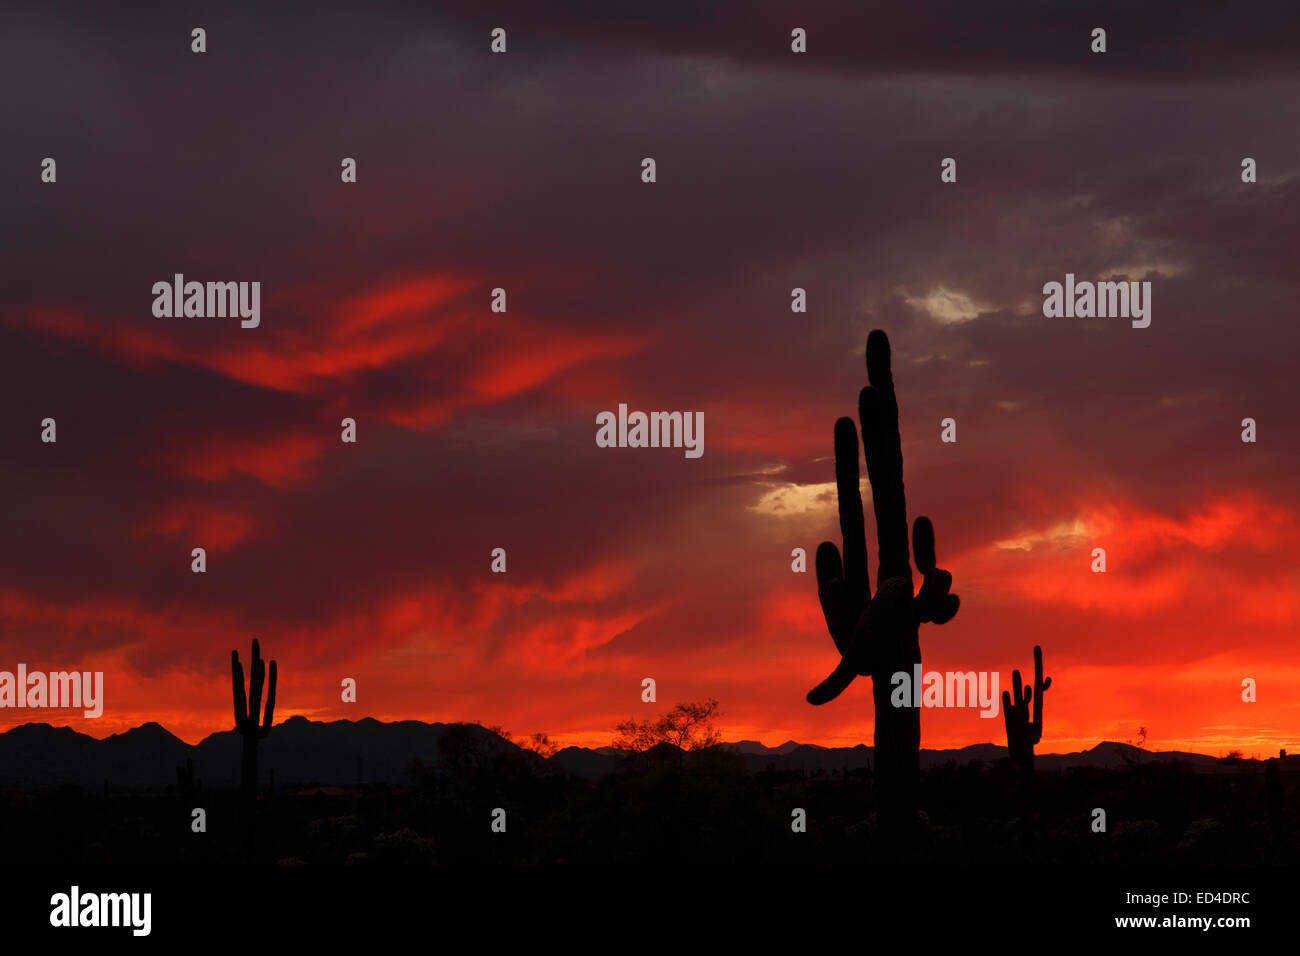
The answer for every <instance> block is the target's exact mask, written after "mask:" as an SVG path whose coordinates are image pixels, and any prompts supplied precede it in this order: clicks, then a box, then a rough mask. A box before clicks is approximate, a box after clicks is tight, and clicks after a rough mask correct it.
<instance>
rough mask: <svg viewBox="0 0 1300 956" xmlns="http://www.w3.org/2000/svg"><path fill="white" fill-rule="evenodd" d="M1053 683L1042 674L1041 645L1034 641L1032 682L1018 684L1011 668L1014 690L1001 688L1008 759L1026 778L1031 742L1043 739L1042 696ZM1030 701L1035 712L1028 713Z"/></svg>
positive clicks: (1030, 770) (1030, 762)
mask: <svg viewBox="0 0 1300 956" xmlns="http://www.w3.org/2000/svg"><path fill="white" fill-rule="evenodd" d="M1051 686H1052V679H1051V678H1050V677H1048V678H1044V677H1043V649H1042V648H1041V647H1039V646H1038V645H1034V686H1033V687H1030V686H1028V685H1025V688H1024V690H1023V691H1022V690H1021V687H1020V671H1018V670H1014V671H1012V672H1011V690H1012V691H1013V692H1014V696H1013V694H1008V693H1007V692H1006V691H1003V692H1002V719H1003V721H1004V722H1005V723H1006V725H1007V753H1008V755H1010V757H1011V762H1012V763H1013V764H1015V765H1016V766H1017V767H1019V768H1020V771H1021V773H1022V774H1024V776H1025V778H1026V780H1029V779H1032V777H1033V773H1034V745H1035V744H1037V743H1038V742H1039V741H1040V740H1042V739H1043V696H1044V695H1045V694H1046V693H1047V688H1049V687H1051ZM1031 701H1032V702H1033V705H1034V716H1033V719H1032V720H1031V719H1030V717H1029V704H1030V702H1031Z"/></svg>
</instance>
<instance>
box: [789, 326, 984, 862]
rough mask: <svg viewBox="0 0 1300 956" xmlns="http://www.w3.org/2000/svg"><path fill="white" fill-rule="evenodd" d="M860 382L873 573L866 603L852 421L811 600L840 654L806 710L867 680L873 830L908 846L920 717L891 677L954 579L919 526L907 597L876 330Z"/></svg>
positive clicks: (840, 446)
mask: <svg viewBox="0 0 1300 956" xmlns="http://www.w3.org/2000/svg"><path fill="white" fill-rule="evenodd" d="M867 380H868V382H869V383H870V384H869V385H867V386H866V387H865V388H864V389H862V391H861V393H860V394H859V396H858V417H859V420H860V421H861V423H862V445H863V452H864V453H865V456H866V462H867V477H868V479H869V480H870V482H871V501H872V507H873V509H874V511H875V515H876V538H877V544H878V547H879V568H878V570H877V572H876V594H875V596H874V597H872V595H871V578H870V575H869V573H868V570H867V539H866V520H865V518H864V515H863V509H862V494H861V491H860V490H859V477H858V476H859V470H858V435H857V430H856V429H855V428H854V425H853V420H852V419H851V418H841V419H839V420H838V421H837V422H836V423H835V482H836V488H837V491H838V498H839V515H840V533H841V535H842V536H843V539H844V554H843V558H842V559H841V555H840V551H839V549H838V548H836V547H835V545H834V544H833V543H832V542H830V541H826V542H823V543H822V544H821V545H820V546H819V547H818V549H817V559H816V564H817V585H818V587H817V596H818V598H819V599H820V601H821V605H822V613H823V614H824V615H825V617H826V627H827V630H829V631H830V633H831V638H832V640H834V641H835V647H836V649H838V650H839V652H840V655H841V657H840V663H839V665H838V666H837V667H836V668H835V670H834V671H833V672H832V673H831V675H830V677H828V678H827V679H826V680H824V681H823V682H822V683H820V684H818V685H817V687H815V688H814V689H813V690H812V691H810V692H809V694H808V702H809V703H811V704H825V703H827V702H828V701H831V700H834V699H835V698H836V697H838V696H839V695H840V693H842V692H843V691H844V689H845V688H847V687H848V686H849V684H850V683H852V682H853V679H854V677H856V676H858V675H860V674H861V675H868V674H869V675H870V676H871V680H872V685H873V697H874V701H875V716H876V728H875V745H876V746H875V767H876V770H875V779H876V781H877V786H878V788H879V793H880V822H881V826H882V829H883V830H884V832H885V834H886V836H887V839H890V840H891V841H904V842H905V841H906V839H907V836H908V835H909V834H910V831H911V829H912V826H913V824H914V823H915V819H916V784H917V777H918V776H919V773H920V769H919V760H920V748H921V715H920V710H919V709H918V708H915V707H897V708H896V707H894V706H892V704H891V702H890V695H891V692H892V690H893V687H894V685H893V683H892V678H893V675H894V674H895V673H898V672H900V671H902V672H906V673H907V674H908V675H909V677H910V676H911V674H912V669H913V666H914V665H916V664H919V663H920V661H921V647H920V641H919V630H920V625H921V624H923V623H926V622H933V623H935V624H943V623H946V622H947V621H949V620H951V619H952V617H953V615H954V614H956V613H957V608H958V605H959V601H958V598H957V595H955V594H950V593H949V590H950V588H951V587H952V575H950V574H949V573H948V572H947V571H944V570H941V569H939V568H937V567H936V566H935V560H936V559H935V550H934V528H933V526H932V525H931V524H930V520H929V519H928V518H917V519H916V523H915V525H914V526H913V528H912V544H913V548H914V550H915V556H916V566H917V569H918V570H919V571H920V572H921V575H922V582H921V589H920V591H919V592H915V593H914V592H913V582H912V567H911V564H910V561H909V556H908V547H907V503H906V499H905V497H904V494H903V451H902V439H901V437H900V436H899V432H898V400H897V398H896V397H895V395H894V380H893V373H892V371H891V368H890V354H889V339H888V337H886V335H885V333H884V332H882V331H880V330H879V329H876V330H874V331H873V332H872V333H871V334H870V335H869V336H867Z"/></svg>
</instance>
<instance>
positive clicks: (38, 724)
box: [0, 714, 1300, 760]
mask: <svg viewBox="0 0 1300 956" xmlns="http://www.w3.org/2000/svg"><path fill="white" fill-rule="evenodd" d="M293 720H302V721H306V722H307V723H309V724H322V725H324V724H340V723H346V724H360V723H362V722H364V721H372V722H373V723H376V724H380V725H383V726H391V725H393V724H402V723H415V724H423V725H424V726H426V727H432V726H437V725H441V726H451V725H453V724H470V725H473V726H476V727H479V728H481V729H482V730H486V731H488V733H492V734H494V735H495V736H497V737H498V738H499V739H500V740H502V741H504V742H506V743H510V744H513V745H514V746H516V747H518V748H519V749H521V750H531V748H529V747H525V746H523V745H522V744H520V743H518V742H517V741H515V740H513V739H509V738H506V737H501V736H500V734H497V733H496V732H495V731H494V730H492V728H490V727H488V726H486V725H484V724H481V723H479V722H478V721H476V720H452V721H442V720H420V719H418V718H413V717H411V718H403V719H401V720H380V719H379V718H378V717H371V716H365V717H359V718H356V719H353V718H350V717H338V718H335V719H333V720H314V719H312V718H311V717H308V716H306V715H305V714H293V715H291V716H289V717H286V718H285V719H284V720H282V721H280V722H279V723H276V724H273V725H272V729H274V728H275V727H282V726H284V725H285V724H287V723H289V722H290V721H293ZM150 724H153V725H155V726H157V727H158V728H159V729H161V730H162V731H163V732H164V733H166V734H168V735H170V736H171V737H173V738H175V739H176V740H178V741H179V742H180V743H182V744H184V745H185V746H186V747H198V746H200V745H201V744H202V743H203V742H204V741H206V740H208V739H209V738H211V737H215V736H217V735H219V734H233V733H238V731H237V730H236V729H235V728H234V727H233V726H232V727H229V728H226V729H224V730H214V731H212V732H210V733H208V734H207V735H205V736H204V737H202V738H200V739H199V741H198V742H197V743H189V742H188V741H186V740H185V739H184V738H182V737H179V736H177V735H176V734H174V733H172V732H171V731H170V730H168V728H167V727H166V726H165V725H163V724H162V723H160V722H159V721H156V720H146V721H144V722H143V723H141V724H138V725H136V726H135V727H131V728H128V729H127V730H123V731H120V732H118V733H115V734H109V735H108V736H107V737H94V736H92V735H91V734H87V733H84V732H83V731H80V730H77V729H76V728H74V727H71V726H69V725H67V724H63V725H61V726H56V725H55V724H52V723H49V722H48V721H27V722H25V723H22V724H13V725H12V726H10V727H7V728H5V729H4V730H0V737H3V736H5V735H7V734H9V733H12V732H13V731H15V730H21V729H22V728H24V727H48V728H49V729H51V730H70V731H72V732H73V733H74V734H77V735H79V736H82V737H87V738H89V739H91V740H95V741H101V742H102V741H105V740H110V739H112V738H113V737H122V736H125V735H126V734H129V733H133V732H134V731H137V730H141V729H143V728H145V727H148V726H149V725H150ZM742 743H751V744H757V745H758V746H760V747H763V748H765V749H767V750H772V751H776V750H777V748H778V747H784V746H785V745H786V744H794V745H795V746H796V747H815V748H817V749H819V750H855V749H857V748H858V747H863V748H865V749H867V750H874V747H872V745H871V744H866V743H857V744H853V745H848V746H837V747H828V746H826V745H824V744H814V743H803V742H800V741H797V740H794V739H793V738H790V739H787V740H785V741H783V742H782V743H781V744H778V745H777V747H770V746H768V745H767V744H764V743H763V742H762V741H759V740H733V741H722V742H721V743H720V744H719V746H722V747H738V746H740V745H741V744H742ZM1105 744H1115V745H1117V746H1123V747H1131V748H1132V749H1134V750H1138V751H1142V752H1144V753H1148V754H1189V755H1192V756H1197V757H1205V758H1207V759H1210V760H1222V759H1224V757H1226V756H1228V755H1230V754H1231V753H1233V752H1234V751H1236V752H1237V753H1239V754H1241V759H1242V760H1272V759H1275V757H1258V756H1246V755H1245V753H1244V751H1243V750H1242V749H1241V748H1238V747H1231V748H1229V750H1228V754H1224V755H1218V756H1216V755H1214V754H1206V753H1200V752H1198V751H1193V750H1148V749H1147V748H1146V747H1144V746H1139V745H1138V744H1134V743H1131V742H1129V741H1124V740H1110V739H1102V740H1099V741H1098V742H1097V743H1096V744H1094V745H1093V746H1092V747H1090V748H1088V749H1086V750H1072V751H1067V752H1065V753H1057V752H1055V751H1053V752H1050V753H1043V754H1038V755H1037V756H1042V757H1048V756H1054V757H1067V756H1071V755H1073V754H1083V753H1088V752H1090V751H1092V750H1096V749H1097V748H1099V747H1101V746H1103V745H1105ZM669 746H675V745H672V744H670V745H669ZM971 747H996V748H997V749H999V750H1006V749H1007V747H1006V744H1004V743H1003V744H999V743H996V742H994V741H981V742H977V743H971V744H963V745H962V746H960V747H922V748H921V752H922V753H926V752H928V753H959V752H961V751H963V750H967V749H970V748H971ZM571 749H572V750H587V751H591V752H596V751H599V750H610V749H614V748H611V747H610V746H609V745H602V746H601V747H579V746H577V745H576V744H570V745H568V746H564V747H560V748H559V749H558V750H557V753H558V752H561V751H564V750H571ZM1279 750H1280V754H1282V755H1285V754H1286V751H1285V748H1279ZM533 752H534V753H536V751H533ZM539 756H540V755H539ZM773 756H778V754H775V753H774V754H773ZM1287 756H1300V754H1291V755H1287ZM542 759H544V760H545V759H550V758H548V757H543V758H542Z"/></svg>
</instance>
